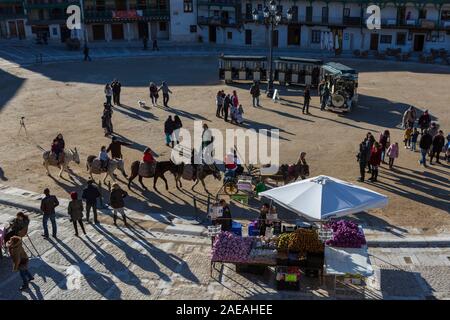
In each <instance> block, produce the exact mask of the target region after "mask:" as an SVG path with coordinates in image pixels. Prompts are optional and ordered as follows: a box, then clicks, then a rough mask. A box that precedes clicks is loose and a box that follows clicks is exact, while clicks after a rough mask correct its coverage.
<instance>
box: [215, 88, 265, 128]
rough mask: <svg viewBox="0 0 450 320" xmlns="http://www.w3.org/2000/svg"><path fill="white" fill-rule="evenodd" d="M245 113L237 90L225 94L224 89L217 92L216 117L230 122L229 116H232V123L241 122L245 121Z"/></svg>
mask: <svg viewBox="0 0 450 320" xmlns="http://www.w3.org/2000/svg"><path fill="white" fill-rule="evenodd" d="M258 88H259V87H258ZM258 91H259V89H258ZM258 96H259V94H258ZM258 106H259V100H258ZM243 114H244V108H243V107H242V104H240V103H239V98H238V95H237V92H236V90H233V93H232V94H225V91H224V90H221V91H218V92H217V95H216V117H218V118H223V120H224V121H226V122H228V116H230V122H231V123H236V124H241V123H243V122H244V118H243Z"/></svg>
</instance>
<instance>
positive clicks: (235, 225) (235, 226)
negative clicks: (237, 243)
mask: <svg viewBox="0 0 450 320" xmlns="http://www.w3.org/2000/svg"><path fill="white" fill-rule="evenodd" d="M231 232H233V233H234V234H236V235H238V236H242V224H240V223H239V222H236V221H233V222H232V224H231Z"/></svg>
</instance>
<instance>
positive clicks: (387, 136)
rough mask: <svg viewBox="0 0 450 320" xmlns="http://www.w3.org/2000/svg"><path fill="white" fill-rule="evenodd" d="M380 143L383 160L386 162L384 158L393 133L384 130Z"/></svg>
mask: <svg viewBox="0 0 450 320" xmlns="http://www.w3.org/2000/svg"><path fill="white" fill-rule="evenodd" d="M378 143H379V144H380V146H381V162H382V163H384V164H385V163H386V162H385V161H384V158H385V156H386V150H387V148H388V147H389V145H390V144H391V134H390V132H389V130H384V132H383V133H382V134H380V139H379V140H378Z"/></svg>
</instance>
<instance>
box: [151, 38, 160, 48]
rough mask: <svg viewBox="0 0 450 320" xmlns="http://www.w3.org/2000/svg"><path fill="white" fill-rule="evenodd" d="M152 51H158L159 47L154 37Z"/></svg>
mask: <svg viewBox="0 0 450 320" xmlns="http://www.w3.org/2000/svg"><path fill="white" fill-rule="evenodd" d="M152 49H153V51H159V47H158V40H157V39H156V37H155V38H154V39H153V48H152Z"/></svg>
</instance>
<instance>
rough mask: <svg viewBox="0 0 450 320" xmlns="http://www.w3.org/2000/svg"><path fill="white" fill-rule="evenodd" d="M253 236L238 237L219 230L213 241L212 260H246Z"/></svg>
mask: <svg viewBox="0 0 450 320" xmlns="http://www.w3.org/2000/svg"><path fill="white" fill-rule="evenodd" d="M252 244H253V238H250V237H245V238H244V237H240V236H237V235H235V234H234V233H231V232H227V231H225V232H221V233H220V234H219V235H218V236H216V239H215V240H214V243H213V248H212V259H211V260H212V261H222V262H247V261H248V259H249V254H250V250H251V248H252Z"/></svg>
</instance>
